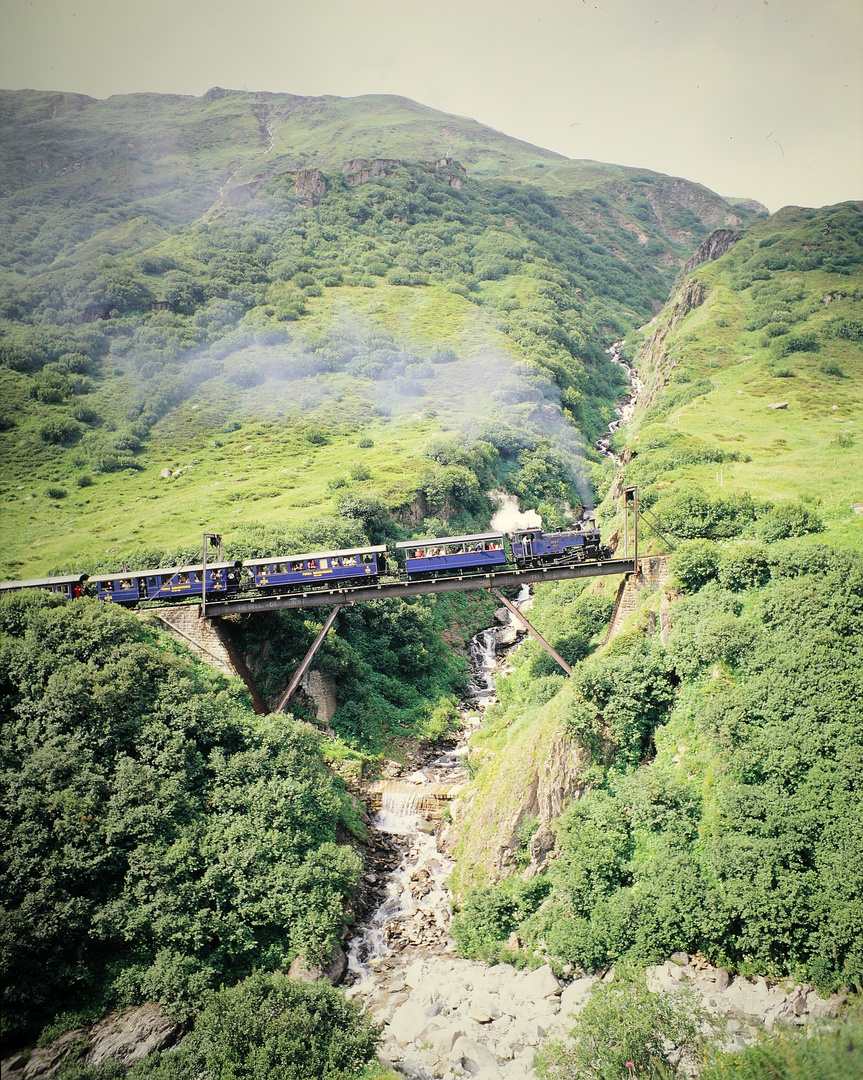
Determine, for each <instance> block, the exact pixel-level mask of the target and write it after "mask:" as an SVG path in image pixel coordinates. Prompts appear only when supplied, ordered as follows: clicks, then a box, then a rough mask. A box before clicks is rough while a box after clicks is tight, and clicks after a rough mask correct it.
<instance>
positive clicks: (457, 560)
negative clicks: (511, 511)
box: [396, 533, 506, 577]
mask: <svg viewBox="0 0 863 1080" xmlns="http://www.w3.org/2000/svg"><path fill="white" fill-rule="evenodd" d="M396 548H397V549H399V550H402V551H404V553H405V569H406V570H407V574H408V577H420V576H428V575H435V574H439V573H445V572H447V571H452V570H484V569H486V568H488V569H492V568H493V567H495V566H502V565H503V564H504V563H505V562H506V549H505V548H504V542H503V533H478V534H476V535H474V536H442V537H438V538H437V539H434V540H405V541H402V542H401V543H398V544H396Z"/></svg>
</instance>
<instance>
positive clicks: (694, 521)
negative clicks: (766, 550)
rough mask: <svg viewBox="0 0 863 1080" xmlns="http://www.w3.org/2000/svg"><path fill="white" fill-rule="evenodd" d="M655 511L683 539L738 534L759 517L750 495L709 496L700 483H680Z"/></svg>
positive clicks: (655, 506) (663, 497) (658, 502)
mask: <svg viewBox="0 0 863 1080" xmlns="http://www.w3.org/2000/svg"><path fill="white" fill-rule="evenodd" d="M652 510H653V512H654V513H655V514H656V516H657V517H658V518H659V519H660V520H661V521H662V523H663V524H664V525H665V527H666V528H667V529H669V530H670V531H671V532H672V533H673V534H674V535H675V536H679V537H680V538H681V539H683V540H690V539H696V538H706V539H711V540H716V539H722V538H726V537H732V536H738V535H739V534H740V533H741V532H742V531H743V529H744V528H745V527H746V526H747V525H748V524H749V523H750V522H752V521H753V520H754V519H755V517H756V507H755V503H754V502H753V500H752V497H751V496H750V495H748V494H745V493H744V494H742V495H731V496H722V495H709V494H708V493H707V492H706V491H704V489H703V488H701V487H699V486H698V485H697V484H679V485H677V486H676V487H675V488H674V489H673V490H672V491H671V492H669V494H667V495H663V496H662V497H661V498H660V499H659V500H658V501H657V502H656V503H655V505H654V506H653V507H652Z"/></svg>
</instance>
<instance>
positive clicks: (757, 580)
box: [717, 542, 770, 592]
mask: <svg viewBox="0 0 863 1080" xmlns="http://www.w3.org/2000/svg"><path fill="white" fill-rule="evenodd" d="M717 577H718V578H719V583H720V584H721V585H722V586H723V588H725V589H730V590H731V591H732V592H740V591H742V590H743V589H755V588H757V587H758V586H759V585H763V584H764V583H765V582H766V581H769V579H770V564H769V562H768V559H767V553H766V552H765V550H764V548H763V547H761V545H760V544H756V543H752V542H749V543H740V544H735V545H734V546H733V547H730V548H726V549H725V550H724V551H723V552H722V555H721V557H720V560H719V568H718V570H717Z"/></svg>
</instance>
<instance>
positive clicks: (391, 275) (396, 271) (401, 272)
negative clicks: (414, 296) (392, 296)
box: [387, 266, 411, 285]
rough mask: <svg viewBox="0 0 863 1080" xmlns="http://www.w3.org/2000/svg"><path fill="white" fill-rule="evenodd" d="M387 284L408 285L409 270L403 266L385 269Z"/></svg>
mask: <svg viewBox="0 0 863 1080" xmlns="http://www.w3.org/2000/svg"><path fill="white" fill-rule="evenodd" d="M387 284H388V285H410V284H411V272H410V270H407V269H405V267H404V266H394V267H393V268H392V270H389V271H387Z"/></svg>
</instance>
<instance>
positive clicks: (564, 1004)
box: [560, 976, 596, 1016]
mask: <svg viewBox="0 0 863 1080" xmlns="http://www.w3.org/2000/svg"><path fill="white" fill-rule="evenodd" d="M595 982H596V979H591V978H589V977H588V976H585V978H583V979H576V980H575V982H571V983H570V984H569V986H567V987H566V989H565V990H564V991H563V993H562V994H561V995H560V1015H561V1016H569V1015H570V1014H572V1013H574V1012H579V1011H580V1010H581V1009H582V1008H583V1007H584V1005H585V1003H586V1002H587V999H588V998H589V997H590V988H591V987H592V986H593V984H594V983H595Z"/></svg>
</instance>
